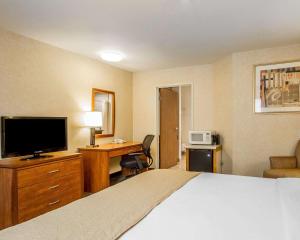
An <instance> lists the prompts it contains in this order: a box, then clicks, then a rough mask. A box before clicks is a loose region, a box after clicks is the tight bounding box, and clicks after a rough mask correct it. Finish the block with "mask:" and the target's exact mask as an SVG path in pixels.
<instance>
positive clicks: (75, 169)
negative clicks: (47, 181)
mask: <svg viewBox="0 0 300 240" xmlns="http://www.w3.org/2000/svg"><path fill="white" fill-rule="evenodd" d="M81 171H82V168H81V158H76V159H74V160H68V161H64V162H63V170H62V173H61V174H62V175H70V174H81Z"/></svg>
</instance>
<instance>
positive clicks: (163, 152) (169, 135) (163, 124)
mask: <svg viewBox="0 0 300 240" xmlns="http://www.w3.org/2000/svg"><path fill="white" fill-rule="evenodd" d="M159 103H160V137H159V143H160V146H159V155H160V161H159V168H171V167H173V166H175V165H177V163H178V161H179V159H178V156H179V155H178V153H179V89H178V87H174V88H160V89H159Z"/></svg>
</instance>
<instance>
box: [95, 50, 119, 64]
mask: <svg viewBox="0 0 300 240" xmlns="http://www.w3.org/2000/svg"><path fill="white" fill-rule="evenodd" d="M99 54H100V57H101V58H102V59H103V60H104V61H107V62H120V61H122V60H123V59H124V55H123V54H122V53H119V52H114V51H104V52H100V53H99Z"/></svg>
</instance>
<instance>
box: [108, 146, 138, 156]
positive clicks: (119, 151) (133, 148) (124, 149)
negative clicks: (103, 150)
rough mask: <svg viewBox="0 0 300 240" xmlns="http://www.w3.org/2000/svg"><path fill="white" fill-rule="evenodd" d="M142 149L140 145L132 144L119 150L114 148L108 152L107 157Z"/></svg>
mask: <svg viewBox="0 0 300 240" xmlns="http://www.w3.org/2000/svg"><path fill="white" fill-rule="evenodd" d="M141 150H142V147H141V146H133V147H128V148H123V149H120V150H114V151H113V152H110V153H109V157H116V156H121V155H126V154H129V153H134V152H139V151H141Z"/></svg>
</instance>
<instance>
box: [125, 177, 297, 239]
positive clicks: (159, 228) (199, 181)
mask: <svg viewBox="0 0 300 240" xmlns="http://www.w3.org/2000/svg"><path fill="white" fill-rule="evenodd" d="M121 239H122V240H140V239H142V240H147V239H149V240H150V239H151V240H153V239H172V240H176V239H178V240H179V239H203V240H299V239H300V179H279V180H274V179H262V178H253V177H241V176H231V175H218V174H209V173H203V174H201V175H199V176H198V177H196V178H194V179H192V180H191V181H190V182H188V183H187V184H186V185H185V186H183V187H182V188H181V189H179V190H178V191H176V192H175V193H173V194H172V195H171V196H170V197H169V198H167V199H166V200H165V201H164V202H162V203H161V204H160V205H159V206H157V207H156V208H154V209H153V210H152V212H150V214H149V215H147V216H146V217H145V218H144V219H143V220H142V221H140V222H139V223H138V224H137V225H135V226H134V227H133V228H132V229H130V230H129V231H127V232H126V233H125V234H124V235H123V236H122V237H121Z"/></svg>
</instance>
